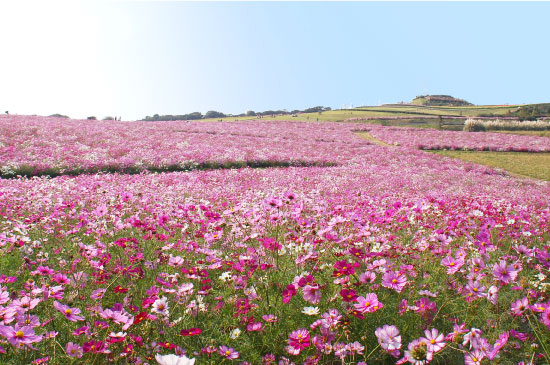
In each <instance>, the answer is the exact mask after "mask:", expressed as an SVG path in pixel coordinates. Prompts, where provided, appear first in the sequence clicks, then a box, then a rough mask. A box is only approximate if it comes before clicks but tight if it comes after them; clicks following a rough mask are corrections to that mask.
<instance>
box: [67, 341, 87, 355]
mask: <svg viewBox="0 0 550 365" xmlns="http://www.w3.org/2000/svg"><path fill="white" fill-rule="evenodd" d="M66 351H67V355H69V356H70V357H78V358H79V359H80V358H81V357H82V354H83V351H82V346H80V345H79V344H74V343H72V342H69V343H67V348H66Z"/></svg>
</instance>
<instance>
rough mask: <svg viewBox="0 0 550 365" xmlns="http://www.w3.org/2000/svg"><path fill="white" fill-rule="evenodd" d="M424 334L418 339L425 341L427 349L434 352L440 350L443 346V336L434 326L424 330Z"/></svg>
mask: <svg viewBox="0 0 550 365" xmlns="http://www.w3.org/2000/svg"><path fill="white" fill-rule="evenodd" d="M424 336H426V337H422V338H421V339H420V340H421V341H424V342H426V345H427V346H428V351H430V352H433V353H436V352H439V351H441V350H442V349H443V348H444V347H445V344H446V343H445V336H444V335H443V334H442V333H439V331H438V330H437V329H435V328H432V329H431V330H425V331H424Z"/></svg>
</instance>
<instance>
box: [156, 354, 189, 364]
mask: <svg viewBox="0 0 550 365" xmlns="http://www.w3.org/2000/svg"><path fill="white" fill-rule="evenodd" d="M155 360H157V363H158V364H159V365H194V364H195V359H190V358H188V357H187V356H185V355H181V356H178V355H174V354H170V355H161V354H156V355H155Z"/></svg>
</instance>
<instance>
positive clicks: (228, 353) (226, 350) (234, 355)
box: [218, 345, 239, 360]
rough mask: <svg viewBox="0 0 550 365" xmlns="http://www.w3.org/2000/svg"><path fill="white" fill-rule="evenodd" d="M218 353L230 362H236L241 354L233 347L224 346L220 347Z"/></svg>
mask: <svg viewBox="0 0 550 365" xmlns="http://www.w3.org/2000/svg"><path fill="white" fill-rule="evenodd" d="M218 353H219V354H220V355H222V356H223V357H225V358H226V359H229V360H235V359H238V358H239V353H238V352H237V351H235V349H233V348H231V347H227V346H225V345H222V346H220V347H219V350H218Z"/></svg>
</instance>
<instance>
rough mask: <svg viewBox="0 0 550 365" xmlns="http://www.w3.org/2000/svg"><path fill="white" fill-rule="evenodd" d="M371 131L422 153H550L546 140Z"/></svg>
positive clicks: (412, 130) (425, 130) (417, 130)
mask: <svg viewBox="0 0 550 365" xmlns="http://www.w3.org/2000/svg"><path fill="white" fill-rule="evenodd" d="M369 129H370V134H371V135H373V136H374V137H375V138H378V139H380V140H382V141H384V142H386V143H388V144H391V145H395V146H403V147H410V148H417V149H421V150H466V151H502V152H550V139H549V138H546V137H538V136H525V135H514V134H504V133H494V132H483V133H472V132H463V131H443V130H437V129H429V128H404V127H383V126H378V125H373V126H369Z"/></svg>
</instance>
